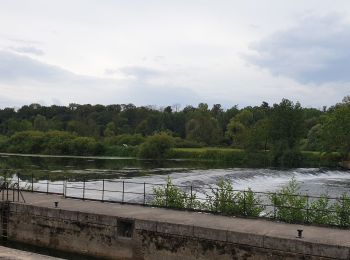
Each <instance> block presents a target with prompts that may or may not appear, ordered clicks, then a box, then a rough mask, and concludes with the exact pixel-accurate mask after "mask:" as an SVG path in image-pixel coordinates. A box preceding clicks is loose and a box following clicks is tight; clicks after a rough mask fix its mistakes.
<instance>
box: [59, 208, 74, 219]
mask: <svg viewBox="0 0 350 260" xmlns="http://www.w3.org/2000/svg"><path fill="white" fill-rule="evenodd" d="M59 213H60V215H59V217H60V219H63V220H68V221H77V220H78V212H77V211H70V210H60V211H59Z"/></svg>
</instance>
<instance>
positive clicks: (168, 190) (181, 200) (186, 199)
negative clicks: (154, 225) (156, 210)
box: [152, 177, 199, 209]
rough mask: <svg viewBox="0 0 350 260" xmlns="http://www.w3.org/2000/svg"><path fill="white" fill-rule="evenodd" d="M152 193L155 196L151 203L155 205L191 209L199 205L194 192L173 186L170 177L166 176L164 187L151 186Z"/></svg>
mask: <svg viewBox="0 0 350 260" xmlns="http://www.w3.org/2000/svg"><path fill="white" fill-rule="evenodd" d="M153 193H154V195H155V197H154V200H153V202H152V204H153V205H155V206H159V207H169V208H179V209H185V208H188V209H193V208H198V206H199V202H198V201H197V199H196V194H195V193H194V194H192V195H191V194H187V193H186V192H184V191H182V190H181V189H180V188H179V187H176V186H174V184H173V183H172V181H171V179H170V177H168V180H167V184H166V186H165V187H164V186H162V187H158V188H153Z"/></svg>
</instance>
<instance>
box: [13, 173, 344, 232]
mask: <svg viewBox="0 0 350 260" xmlns="http://www.w3.org/2000/svg"><path fill="white" fill-rule="evenodd" d="M17 181H18V184H19V186H18V187H19V188H18V189H21V190H26V191H31V192H40V193H46V194H59V195H62V196H64V197H67V198H75V199H82V200H94V201H102V202H113V203H127V204H137V205H144V206H154V207H165V208H173V209H180V210H191V211H202V212H210V213H214V214H222V215H230V216H241V217H251V218H257V217H259V218H269V219H274V220H280V221H285V222H290V223H302V224H318V225H333V226H341V227H346V228H347V227H350V198H349V197H338V198H336V197H327V198H326V197H324V196H309V195H301V194H283V193H279V192H253V191H251V190H226V191H225V190H223V189H220V188H218V187H210V186H195V185H189V186H185V185H173V184H171V185H169V183H168V184H157V183H149V182H133V181H126V180H115V179H114V180H111V179H96V180H92V179H90V180H88V181H87V180H85V179H83V180H81V181H75V180H74V181H72V180H69V179H65V180H61V181H53V182H51V181H49V180H44V181H37V180H35V178H34V176H33V175H32V178H31V180H29V181H21V180H20V179H19V178H18V180H17ZM225 194H226V195H225ZM322 200H326V202H324V201H323V202H324V203H323V204H325V203H326V204H327V205H322ZM317 203H318V204H317Z"/></svg>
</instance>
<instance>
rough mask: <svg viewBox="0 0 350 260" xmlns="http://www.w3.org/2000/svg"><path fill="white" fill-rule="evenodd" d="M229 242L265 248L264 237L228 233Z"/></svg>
mask: <svg viewBox="0 0 350 260" xmlns="http://www.w3.org/2000/svg"><path fill="white" fill-rule="evenodd" d="M227 242H231V243H235V244H241V245H250V246H256V247H264V236H262V235H255V234H247V233H241V232H232V231H230V232H227Z"/></svg>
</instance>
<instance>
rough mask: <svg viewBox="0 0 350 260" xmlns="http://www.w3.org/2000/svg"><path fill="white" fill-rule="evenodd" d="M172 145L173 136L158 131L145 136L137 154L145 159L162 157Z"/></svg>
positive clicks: (164, 156)
mask: <svg viewBox="0 0 350 260" xmlns="http://www.w3.org/2000/svg"><path fill="white" fill-rule="evenodd" d="M171 147H173V137H172V136H170V135H168V134H166V133H159V134H155V135H152V136H149V137H147V139H146V141H145V142H144V143H143V144H142V145H141V146H140V147H139V152H138V156H139V157H140V158H145V159H158V160H159V159H164V158H166V157H167V154H168V152H169V151H170V148H171Z"/></svg>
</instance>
